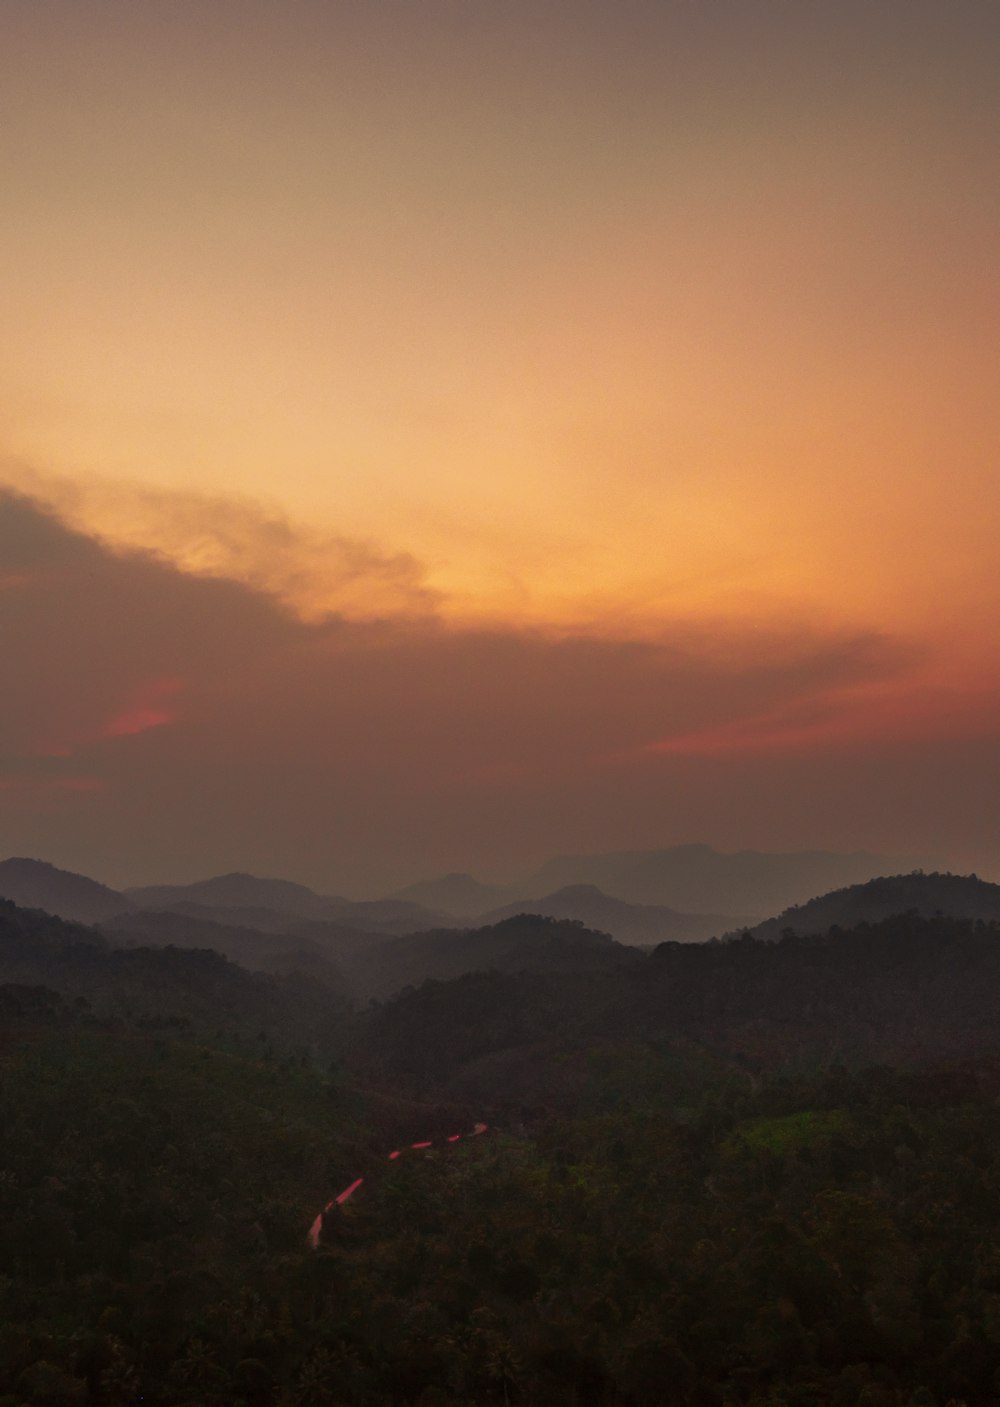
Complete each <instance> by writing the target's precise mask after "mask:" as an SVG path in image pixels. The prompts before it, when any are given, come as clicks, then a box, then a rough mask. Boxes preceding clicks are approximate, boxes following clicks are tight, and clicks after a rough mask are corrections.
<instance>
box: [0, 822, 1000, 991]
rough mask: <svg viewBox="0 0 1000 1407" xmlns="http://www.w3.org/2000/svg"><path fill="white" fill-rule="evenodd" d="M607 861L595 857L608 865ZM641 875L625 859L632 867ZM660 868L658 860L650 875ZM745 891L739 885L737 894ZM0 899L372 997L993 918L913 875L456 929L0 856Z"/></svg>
mask: <svg viewBox="0 0 1000 1407" xmlns="http://www.w3.org/2000/svg"><path fill="white" fill-rule="evenodd" d="M684 849H686V850H687V851H688V852H690V853H689V858H690V859H691V861H692V865H693V867H694V868H695V869H697V865H698V863H701V864H702V866H703V869H704V872H705V873H707V872H708V871H710V870H711V869H712V868H713V867H714V868H715V869H717V870H718V869H720V868H721V869H725V868H726V865H727V864H729V862H733V866H731V867H730V868H731V870H732V872H733V873H737V872H738V873H742V874H743V875H744V878H745V876H746V875H747V874H750V875H756V876H757V880H756V882H757V891H756V892H758V893H762V892H764V887H765V884H764V880H765V878H766V877H767V875H768V874H770V875H771V878H770V879H768V880H767V882H768V883H772V882H775V881H774V876H775V875H776V874H784V875H785V876H786V879H787V875H788V873H789V864H790V862H791V861H792V860H793V859H797V860H800V859H801V858H802V857H801V856H800V857H789V856H768V855H757V854H753V853H752V852H747V853H746V854H744V855H742V856H719V855H717V854H716V853H715V852H712V851H708V852H707V855H706V854H705V853H703V852H704V851H706V850H707V847H697V846H695V847H684ZM654 855H655V856H656V857H658V858H657V860H656V863H661V862H662V860H663V856H664V855H667V856H669V857H670V862H671V864H676V863H679V860H678V853H677V852H676V851H672V852H663V851H661V852H647V854H646V857H645V860H644V861H643V863H644V864H645V865H646V869H647V870H648V871H650V872H651V870H652V868H653V867H654V860H653V859H652V858H650V857H651V856H654ZM611 858H612V857H604V859H605V860H607V861H608V863H609V865H610V861H611ZM871 858H872V857H868V858H867V861H866V863H869V862H870V861H871ZM617 859H618V860H619V861H620V860H621V857H620V856H619V857H617ZM632 861H635V856H633V857H632ZM834 861H837V862H838V863H840V864H841V867H843V866H845V865H846V866H847V867H850V866H851V865H860V864H861V863H862V861H861V860H860V859H859V858H858V857H851V856H840V857H836V856H833V857H831V856H829V855H826V856H822V857H820V858H817V857H816V856H815V855H813V856H812V857H811V859H810V863H811V864H815V865H817V866H821V865H822V866H826V867H827V868H828V869H829V868H831V867H832V866H833V862H834ZM737 862H738V863H737ZM779 862H780V863H779ZM570 863H571V862H570V861H565V862H563V861H559V862H553V866H552V867H545V868H544V872H545V873H546V874H550V873H552V872H558V871H559V867H560V865H563V864H567V865H568V864H570ZM573 863H575V862H573ZM640 868H641V866H639V865H638V862H635V863H633V864H632V869H631V870H630V873H632V874H633V875H634V874H635V873H637V872H638V870H639V869H640ZM665 872H666V871H665V870H663V868H662V865H661V874H662V873H665ZM799 872H800V873H804V872H805V870H800V871H799ZM540 873H541V872H540ZM762 876H763V877H764V878H762ZM736 888H739V886H735V887H734V889H731V891H730V892H735V889H736ZM750 889H751V886H748V885H747V884H744V885H743V887H742V888H741V889H739V892H740V893H744V894H745V893H747V892H750ZM410 892H411V893H412V892H413V891H412V890H411V891H410ZM417 892H420V893H422V894H424V896H425V897H434V898H436V899H437V900H438V901H439V902H440V901H441V900H442V899H445V900H448V901H449V902H465V903H471V902H473V900H475V901H476V902H479V901H480V900H481V899H482V897H483V894H484V892H485V893H491V894H492V893H493V889H491V887H489V886H481V885H479V884H478V882H477V881H474V880H470V879H469V878H468V876H459V875H452V876H448V877H446V879H445V880H443V881H441V882H440V883H438V884H437V885H436V886H435V885H433V884H431V885H427V886H423V887H422V888H418V890H417ZM0 896H3V897H4V898H9V899H10V900H11V901H13V902H14V903H16V904H18V905H19V906H20V907H22V908H31V909H41V910H43V911H45V912H47V913H49V914H54V915H56V916H58V917H61V918H63V919H66V920H71V921H75V922H78V923H88V924H91V925H98V926H99V928H100V930H101V932H102V933H103V934H104V935H105V937H106V940H108V941H110V942H111V943H112V944H113V945H114V946H115V947H116V948H122V947H124V948H136V947H147V946H153V947H156V948H163V947H169V946H174V947H177V948H188V949H195V948H196V949H211V950H214V951H215V952H217V953H222V954H224V955H225V956H226V957H228V958H230V959H231V960H232V961H235V962H238V963H239V964H240V965H241V966H242V967H244V968H248V969H250V970H252V971H265V972H271V973H290V972H297V973H300V974H306V975H308V976H309V977H310V978H312V979H313V980H314V981H315V982H316V983H317V984H318V985H319V986H322V987H324V988H326V989H327V990H328V991H330V992H331V993H336V994H338V995H346V994H351V995H353V996H354V998H355V999H361V1000H365V999H367V998H368V997H370V996H378V997H380V998H384V997H386V996H389V995H391V994H392V993H393V992H397V991H399V990H400V989H401V988H402V987H404V986H406V985H408V984H416V983H420V982H421V981H423V980H424V979H425V978H427V977H437V978H441V979H445V978H448V977H453V976H457V975H459V974H460V973H463V972H471V971H476V970H488V969H493V968H497V969H499V970H502V971H516V970H522V968H523V969H524V970H529V971H530V970H533V969H534V968H535V967H536V966H538V965H539V964H540V965H541V968H542V969H544V970H546V971H558V970H569V969H571V968H574V967H575V968H579V967H580V966H581V964H583V966H584V967H593V965H594V964H595V963H596V964H597V966H598V968H603V967H604V966H605V965H608V964H610V966H611V967H615V966H616V965H618V964H619V963H620V962H622V961H625V960H626V958H627V956H628V955H627V953H626V952H623V950H622V948H621V946H620V945H625V946H626V948H627V947H628V946H632V947H644V948H656V947H658V946H659V945H661V944H663V943H677V942H681V943H692V942H694V943H697V942H700V941H704V940H705V939H708V938H710V937H715V936H734V935H736V934H739V933H741V932H743V931H745V930H747V929H749V931H750V932H751V933H753V934H754V936H756V937H759V938H763V939H777V938H780V937H781V936H782V934H783V933H784V932H785V931H786V930H789V929H791V930H792V931H794V932H795V933H798V934H813V933H825V932H827V931H828V930H829V929H830V928H831V927H835V926H839V927H841V928H845V929H846V928H851V927H854V926H856V925H857V924H859V923H864V922H868V923H876V922H879V921H880V920H882V919H884V918H887V917H889V916H891V915H894V914H904V913H910V912H913V913H917V914H920V915H923V916H927V917H933V916H935V915H937V914H944V915H947V916H949V917H954V918H963V919H973V920H975V919H982V920H984V921H992V920H1000V885H995V884H990V883H987V882H986V881H984V880H979V879H977V878H976V877H975V876H966V877H963V876H958V875H949V874H937V873H931V874H924V873H922V872H914V873H911V874H901V875H895V876H888V877H887V876H880V877H876V878H873V879H868V880H866V881H865V882H862V883H858V884H852V885H846V886H841V887H838V888H836V889H834V890H832V891H830V892H827V893H825V894H823V895H821V896H820V897H818V898H810V899H808V900H807V901H806V902H805V903H802V904H798V905H791V906H784V907H783V908H782V909H781V910H780V912H778V913H777V916H776V917H773V918H768V919H764V920H760V919H759V917H756V916H754V915H752V914H747V913H746V911H744V913H743V914H740V913H739V911H738V910H736V911H730V913H729V914H727V913H725V912H721V913H720V912H718V911H716V912H714V913H712V912H698V911H696V910H687V911H683V910H679V909H675V908H673V907H672V906H668V905H664V904H646V903H635V902H628V901H626V900H623V899H620V898H618V897H616V896H614V895H610V894H608V893H606V892H604V891H602V890H601V889H600V888H598V887H597V886H596V885H594V884H573V885H566V886H563V887H562V888H560V889H557V890H555V891H553V892H550V893H547V894H543V895H542V896H541V897H516V898H515V899H514V900H513V901H508V902H507V903H505V904H501V905H498V906H496V907H495V908H494V909H492V910H489V911H487V912H486V913H485V914H479V915H478V916H476V917H469V918H466V919H465V920H464V921H463V920H462V919H460V918H458V917H456V916H454V915H452V916H449V915H447V914H444V913H442V911H441V909H431V908H428V907H425V906H422V905H420V904H418V903H416V902H415V901H414V900H412V899H408V898H404V897H401V896H400V895H397V896H394V897H390V898H387V899H382V900H369V901H352V900H349V899H343V898H339V897H337V896H331V895H326V896H325V895H320V894H317V893H315V892H314V891H313V890H311V889H308V888H307V887H306V886H305V885H300V884H294V883H291V882H290V881H287V880H280V879H260V878H257V877H255V876H252V875H246V874H231V875H221V876H218V877H216V878H214V879H210V880H205V881H200V882H198V883H195V884H190V885H160V886H155V887H147V888H142V889H132V890H128V891H126V892H125V893H119V892H118V891H116V890H113V889H110V888H108V887H107V886H106V885H102V884H98V883H97V882H96V881H94V880H92V879H88V878H86V877H85V876H82V875H75V874H71V873H69V872H67V871H64V870H59V869H56V868H55V867H54V866H52V865H49V864H46V863H45V862H43V861H40V860H27V859H11V860H6V861H3V862H0ZM494 897H495V895H494ZM612 940H614V941H612ZM567 964H568V967H567Z"/></svg>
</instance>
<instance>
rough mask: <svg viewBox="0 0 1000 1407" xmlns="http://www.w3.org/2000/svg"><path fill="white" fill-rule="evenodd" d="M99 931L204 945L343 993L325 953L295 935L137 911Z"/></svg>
mask: <svg viewBox="0 0 1000 1407" xmlns="http://www.w3.org/2000/svg"><path fill="white" fill-rule="evenodd" d="M209 912H211V910H209ZM101 931H102V932H103V933H105V934H107V935H109V936H110V937H112V938H113V939H114V940H115V941H116V942H117V943H118V944H120V945H121V946H125V947H170V946H173V947H177V948H210V949H212V950H213V951H214V952H217V953H221V954H222V955H223V957H227V958H229V959H230V961H232V962H236V963H239V964H240V966H241V967H245V968H248V969H249V970H250V971H251V972H258V971H260V972H284V973H289V972H301V973H305V974H308V975H309V976H311V977H312V978H314V979H315V980H317V981H319V982H321V983H322V984H323V985H324V986H326V987H328V988H329V989H330V990H331V991H334V992H338V993H340V994H341V995H343V996H346V995H347V991H348V983H347V979H346V978H345V976H344V974H343V972H341V971H340V969H339V968H338V967H337V965H336V963H335V962H334V961H333V960H332V959H331V957H330V956H329V954H328V953H325V952H324V951H323V949H322V947H321V946H320V945H318V944H317V943H314V942H311V941H310V940H309V939H308V938H304V937H301V936H299V935H297V934H276V933H262V932H260V931H259V930H257V929H254V928H247V927H237V926H235V925H232V924H224V923H213V922H212V921H211V920H209V919H204V918H195V917H193V916H192V915H190V914H180V913H174V912H167V913H149V912H145V911H142V910H140V911H138V912H135V911H134V912H131V913H127V914H121V915H119V916H118V917H117V918H115V919H112V920H111V921H110V922H108V923H105V924H102V925H101Z"/></svg>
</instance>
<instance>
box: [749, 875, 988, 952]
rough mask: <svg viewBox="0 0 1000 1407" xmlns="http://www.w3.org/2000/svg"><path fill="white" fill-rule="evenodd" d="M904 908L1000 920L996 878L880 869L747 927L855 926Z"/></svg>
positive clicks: (775, 930)
mask: <svg viewBox="0 0 1000 1407" xmlns="http://www.w3.org/2000/svg"><path fill="white" fill-rule="evenodd" d="M907 913H914V914H920V915H921V916H922V917H924V918H932V917H933V916H934V915H936V914H944V915H946V916H948V917H951V918H969V919H981V920H983V921H984V922H986V923H992V922H1000V884H990V883H989V882H988V881H987V880H984V879H979V878H978V877H977V876H976V875H955V874H923V873H922V872H920V871H917V872H915V873H913V874H899V875H885V876H882V877H880V878H879V879H870V880H869V881H868V882H867V884H852V885H849V886H848V887H847V888H845V889H835V890H834V891H833V892H832V893H831V894H822V895H820V896H819V897H818V898H816V899H810V900H809V902H808V903H807V904H798V905H794V906H793V907H791V908H788V909H785V911H784V912H783V913H781V914H779V915H778V916H777V918H771V919H767V920H765V922H764V923H759V924H757V925H756V927H754V928H752V929H750V932H751V933H752V934H753V936H754V937H755V938H763V939H770V940H773V939H775V938H780V937H781V936H782V934H783V933H785V932H786V931H791V932H792V933H799V934H802V933H826V932H827V931H828V930H829V929H830V928H833V927H834V926H836V927H839V928H854V927H855V926H856V925H857V924H859V923H877V922H879V920H880V919H884V918H890V917H891V916H892V915H893V914H907ZM730 936H731V935H730Z"/></svg>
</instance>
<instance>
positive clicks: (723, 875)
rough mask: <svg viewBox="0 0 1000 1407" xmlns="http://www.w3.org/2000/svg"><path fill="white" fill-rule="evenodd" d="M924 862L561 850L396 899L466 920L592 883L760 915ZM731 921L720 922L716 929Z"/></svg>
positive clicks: (698, 850) (825, 855) (700, 907)
mask: <svg viewBox="0 0 1000 1407" xmlns="http://www.w3.org/2000/svg"><path fill="white" fill-rule="evenodd" d="M924 863H925V862H924V861H923V860H922V859H910V860H908V859H903V858H901V857H899V856H895V857H893V856H885V855H873V854H870V853H868V852H867V851H864V850H859V851H855V852H854V853H852V854H846V855H844V854H836V853H833V852H831V851H826V850H801V851H791V852H788V853H783V854H774V853H768V852H764V851H758V850H740V851H736V852H734V853H733V854H723V853H721V852H720V851H718V850H714V849H713V848H712V847H711V846H710V845H675V846H671V847H668V848H665V849H659V850H617V851H612V852H609V853H604V854H600V853H599V854H593V855H562V856H558V857H556V858H554V859H551V860H547V861H546V862H545V864H543V865H541V866H540V867H539V868H538V869H537V870H535V871H533V872H532V873H531V874H529V875H526V876H524V877H523V878H521V879H518V880H515V881H513V882H511V883H508V884H504V885H496V884H491V885H484V884H481V883H480V882H479V881H478V880H476V879H473V878H472V876H470V875H462V874H452V875H446V876H444V877H443V878H442V879H438V880H430V881H425V882H422V883H419V884H414V885H410V886H408V887H407V888H406V889H402V890H398V891H397V893H396V896H395V897H397V898H399V899H403V900H408V901H410V902H415V903H418V904H421V905H425V906H429V907H431V908H437V909H443V910H445V911H446V912H448V913H451V914H455V915H457V916H459V917H463V918H472V917H475V916H477V915H480V914H487V913H492V912H495V911H496V910H498V909H501V908H504V907H506V906H510V905H515V906H518V907H519V908H525V907H530V906H531V901H536V900H538V899H541V898H543V897H544V896H546V895H554V894H556V893H557V892H559V891H560V890H565V889H567V888H575V887H577V886H591V887H593V888H596V889H598V890H600V891H601V893H602V894H604V895H608V896H610V897H611V898H613V899H619V900H622V901H624V902H625V903H629V904H640V905H654V906H656V905H662V906H665V907H667V908H669V909H673V910H679V911H680V912H681V913H682V914H709V915H719V914H732V915H749V914H755V915H756V916H757V918H758V919H762V918H764V917H766V916H767V915H768V914H775V913H778V912H780V910H782V909H785V908H787V907H788V906H789V905H791V904H800V903H804V902H805V901H806V900H807V899H811V898H812V897H813V896H814V895H816V894H823V893H826V892H827V891H828V890H830V889H837V888H841V887H843V886H844V885H849V884H858V883H862V882H864V881H865V880H868V879H873V878H875V877H876V876H877V875H883V874H896V873H898V872H899V871H900V870H909V869H915V868H917V867H918V866H920V865H921V864H924ZM573 917H582V915H573ZM732 926H733V925H731V924H724V925H723V930H720V931H724V929H725V928H727V927H732Z"/></svg>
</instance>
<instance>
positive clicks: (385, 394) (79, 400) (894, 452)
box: [0, 0, 1000, 894]
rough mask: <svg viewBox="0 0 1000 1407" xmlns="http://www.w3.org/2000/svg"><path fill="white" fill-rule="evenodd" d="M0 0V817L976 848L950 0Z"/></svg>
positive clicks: (993, 820)
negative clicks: (1, 669) (1, 664)
mask: <svg viewBox="0 0 1000 1407" xmlns="http://www.w3.org/2000/svg"><path fill="white" fill-rule="evenodd" d="M0 30H2V38H3V42H2V44H0V179H2V187H0V188H2V190H3V192H4V219H3V220H2V221H0V307H2V308H3V324H2V326H3V332H2V336H0V648H2V650H3V658H4V661H5V666H6V668H5V676H6V680H5V685H4V689H3V691H2V697H0V800H2V805H0V850H2V851H3V852H5V853H9V854H33V855H38V856H40V857H43V858H47V859H50V860H52V861H53V862H55V863H57V864H60V865H63V866H65V867H68V868H74V869H81V870H83V871H85V872H87V873H91V874H94V875H95V876H96V877H98V878H101V879H104V880H106V881H107V882H110V883H115V884H125V883H145V882H155V881H161V880H163V881H165V880H184V879H195V878H200V877H203V876H205V875H207V874H211V873H213V872H217V871H219V870H225V869H236V868H239V869H252V870H255V871H256V872H258V873H271V874H283V875H287V876H288V877H290V878H295V879H300V880H303V881H305V882H307V883H311V884H314V885H316V886H318V887H320V888H324V889H331V888H336V889H339V890H340V891H341V892H345V893H352V894H362V893H370V892H376V891H377V890H379V889H380V888H382V887H387V886H391V885H394V884H402V883H405V882H408V881H410V880H412V879H416V878H419V877H424V876H426V875H428V874H431V873H435V872H438V871H441V870H451V869H472V870H473V871H475V872H476V873H479V874H483V875H492V876H506V875H508V874H510V873H512V872H516V871H517V870H518V869H519V868H520V869H523V868H527V867H530V866H533V865H534V864H536V863H538V862H539V861H541V860H542V859H544V858H546V857H547V856H549V855H551V854H554V853H560V852H566V851H587V850H594V851H597V850H607V849H616V848H626V847H628V848H651V847H655V846H659V845H669V844H674V843H682V842H688V841H693V840H700V841H707V842H709V843H711V844H714V845H717V846H718V847H719V848H722V849H737V848H743V847H749V848H757V849H785V850H787V849H797V848H803V847H817V848H819V847H823V848H830V849H841V850H853V849H856V848H860V847H866V848H870V849H875V850H878V851H880V852H883V853H888V854H898V855H901V856H909V857H912V856H919V857H921V858H922V859H923V858H926V859H927V861H928V862H932V863H939V864H942V865H947V866H949V867H952V868H956V869H961V870H965V871H967V870H970V869H975V870H977V871H978V872H979V873H980V874H983V875H985V876H987V877H992V878H995V879H998V880H1000V855H998V848H1000V847H998V842H1000V800H998V798H1000V668H998V665H1000V572H998V557H1000V553H998V550H997V524H998V522H1000V464H998V460H997V445H998V441H1000V436H998V431H1000V397H998V396H997V394H996V384H995V383H996V372H995V368H996V366H997V360H998V359H997V353H998V351H1000V346H998V342H1000V333H998V329H1000V272H998V263H997V257H996V249H997V232H998V228H1000V178H998V168H997V163H996V149H997V139H998V136H1000V89H998V86H997V84H996V81H995V74H996V67H997V61H998V58H1000V7H998V6H997V5H996V4H995V3H994V0H948V3H947V4H945V3H942V0H933V3H931V0H879V3H877V4H876V3H872V0H838V3H837V4H830V3H828V0H822V3H820V2H819V0H615V3H610V0H603V3H594V2H593V0H531V3H525V0H421V3H419V4H417V3H413V0H379V3H378V4H372V3H368V0H364V3H362V0H344V3H336V4H332V3H330V0H296V3H287V4H278V3H276V0H267V3H264V0H209V3H204V0H142V3H136V0H87V3H85V4H81V3H80V0H32V3H30V4H28V3H24V0H0Z"/></svg>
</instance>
